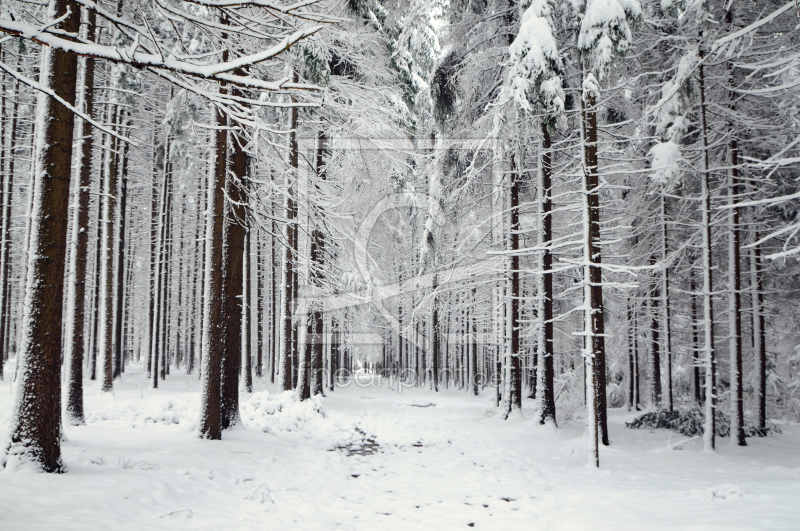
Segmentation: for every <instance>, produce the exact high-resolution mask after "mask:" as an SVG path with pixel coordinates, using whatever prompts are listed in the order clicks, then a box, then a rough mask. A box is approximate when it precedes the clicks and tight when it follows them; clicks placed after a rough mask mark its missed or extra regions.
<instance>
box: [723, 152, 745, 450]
mask: <svg viewBox="0 0 800 531" xmlns="http://www.w3.org/2000/svg"><path fill="white" fill-rule="evenodd" d="M729 149H730V156H731V170H730V172H729V174H728V206H730V207H733V208H730V209H729V210H728V336H729V337H728V342H729V347H730V371H731V372H730V378H731V437H733V436H734V433H735V436H736V444H738V445H739V446H747V441H746V440H745V435H744V398H743V396H742V272H741V270H742V265H741V264H742V257H741V245H740V238H741V236H740V231H739V209H738V208H737V207H736V206H735V205H736V203H738V202H739V193H740V187H739V168H738V164H739V146H738V143H737V142H736V140H735V139H731V141H730V146H729Z"/></svg>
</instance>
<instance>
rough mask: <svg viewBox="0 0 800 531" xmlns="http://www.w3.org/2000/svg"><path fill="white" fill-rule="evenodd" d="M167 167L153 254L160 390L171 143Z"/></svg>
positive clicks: (155, 370)
mask: <svg viewBox="0 0 800 531" xmlns="http://www.w3.org/2000/svg"><path fill="white" fill-rule="evenodd" d="M165 144H166V145H165V153H164V158H165V166H164V174H163V178H162V181H161V194H160V195H159V197H160V199H159V204H158V207H157V209H158V220H157V222H156V238H155V240H154V241H155V252H154V253H153V256H154V267H153V286H154V288H153V301H152V304H153V309H152V328H151V329H150V333H151V338H150V345H151V347H150V356H151V358H152V372H151V378H152V382H151V385H152V386H153V389H157V388H158V376H159V365H160V364H161V351H162V348H161V333H162V326H161V321H162V319H161V314H162V313H163V312H164V304H163V300H164V292H165V291H166V290H165V288H164V283H163V278H164V275H163V272H162V271H163V268H164V264H165V262H164V239H165V232H164V228H165V224H166V216H167V196H168V195H169V184H168V183H169V178H170V171H169V163H168V162H166V161H167V160H168V159H169V147H167V146H168V145H169V142H166V143H165Z"/></svg>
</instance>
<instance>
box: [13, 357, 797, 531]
mask: <svg viewBox="0 0 800 531" xmlns="http://www.w3.org/2000/svg"><path fill="white" fill-rule="evenodd" d="M7 369H8V371H7V373H6V374H13V367H12V366H8V367H7ZM140 371H141V369H140V368H138V367H131V368H130V370H129V372H126V373H125V374H124V375H123V378H122V379H121V380H118V381H117V382H115V386H114V388H115V394H114V395H110V394H103V393H101V392H100V390H99V386H97V385H96V384H95V383H94V382H90V381H88V380H87V381H86V385H87V392H86V395H87V396H86V411H87V424H86V425H85V426H65V430H66V436H67V440H66V441H65V443H64V444H63V456H64V461H65V462H66V464H67V467H68V472H67V473H66V474H35V473H28V472H20V471H3V472H0V515H2V516H1V517H0V528H5V529H62V530H70V529H81V530H83V529H120V528H128V529H276V530H285V529H309V530H323V529H364V530H375V529H381V530H392V529H398V530H399V529H403V530H407V529H422V530H425V529H436V530H439V529H463V528H467V527H468V526H470V524H472V525H473V526H474V527H475V528H476V529H512V530H516V529H519V530H522V529H590V528H591V529H598V530H603V529H614V530H617V529H648V530H658V529H665V530H666V529H670V530H674V529H697V530H699V529H703V530H709V529H711V530H713V529H720V530H722V529H725V530H736V529H796V526H797V522H798V521H800V507H798V504H797V499H798V498H799V497H800V454H799V453H798V452H797V448H798V446H799V445H800V426H798V425H796V424H782V425H781V430H782V431H783V433H782V434H779V435H774V436H770V437H767V438H763V439H759V438H751V439H748V443H749V444H750V446H748V447H746V448H740V447H733V446H729V445H728V444H725V443H723V444H720V445H719V449H718V451H717V452H716V453H709V452H702V451H700V450H701V447H702V443H701V442H700V441H699V440H697V439H694V440H689V441H686V442H683V441H685V440H686V438H685V437H682V436H680V435H677V434H675V433H674V432H668V431H664V430H656V431H647V430H630V429H626V428H625V427H624V422H625V421H630V420H632V419H633V418H634V417H635V416H636V413H629V412H627V411H625V410H622V409H617V410H611V411H610V418H609V425H610V434H611V439H612V446H610V447H609V448H601V450H600V460H601V469H600V470H599V471H597V470H596V469H593V468H591V467H587V466H586V461H587V456H586V451H585V448H586V439H585V437H584V436H583V431H584V426H583V422H582V421H581V420H576V421H574V422H565V421H562V422H561V423H560V426H559V428H558V429H555V428H552V427H541V426H539V425H538V424H537V423H536V422H535V421H533V420H530V419H531V418H532V417H533V412H532V411H531V409H530V408H529V406H530V404H531V402H529V401H526V402H525V403H524V407H523V412H522V415H521V416H520V417H519V418H517V419H514V420H513V421H503V420H502V419H501V418H500V415H499V414H496V411H495V409H494V407H493V396H494V390H493V389H491V388H487V389H485V390H484V391H483V395H482V396H480V397H471V396H468V395H465V394H464V393H462V392H460V391H457V390H447V391H444V392H441V393H433V392H431V391H429V390H426V389H416V388H406V387H402V388H401V392H400V393H398V392H397V389H394V390H393V391H389V390H387V387H386V385H385V384H386V382H385V381H384V382H383V385H380V386H379V385H377V383H378V381H377V380H375V379H366V378H365V379H362V380H360V382H361V385H351V386H349V387H345V388H337V389H336V391H334V392H333V393H329V396H328V397H326V398H322V399H317V400H315V401H308V402H305V403H300V402H297V401H296V400H295V399H294V397H293V396H292V393H282V394H281V393H277V389H267V387H266V385H265V383H264V382H263V381H261V382H260V381H258V379H256V381H255V382H254V385H255V387H256V389H257V391H256V392H255V393H253V394H252V395H251V396H250V397H247V396H245V395H243V396H242V420H243V425H242V426H241V427H239V428H237V429H234V430H230V431H226V432H224V433H223V439H222V440H221V441H207V440H200V439H197V438H196V437H195V436H194V435H193V430H194V424H195V423H196V419H197V416H198V410H199V404H200V399H199V395H200V393H199V387H200V383H199V382H198V381H197V379H196V377H195V376H186V375H183V374H182V372H181V371H173V374H171V375H170V376H169V377H168V378H167V380H166V381H164V382H161V383H160V386H161V388H160V389H155V390H154V389H150V388H149V386H148V384H147V379H146V378H143V377H142V374H141V372H140ZM6 386H7V384H6V383H4V384H3V387H2V388H1V389H2V391H3V392H2V393H0V429H2V430H5V429H6V428H7V424H8V420H9V416H10V412H11V395H10V394H9V393H8V392H7V387H6ZM723 441H724V440H723ZM376 444H377V446H375V445H376ZM342 446H344V447H345V448H340V447H342Z"/></svg>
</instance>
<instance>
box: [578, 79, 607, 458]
mask: <svg viewBox="0 0 800 531" xmlns="http://www.w3.org/2000/svg"><path fill="white" fill-rule="evenodd" d="M583 104H584V106H583V134H584V137H583V138H584V142H583V146H584V161H583V164H584V179H585V183H584V187H585V190H584V194H585V196H586V200H585V206H584V209H585V214H584V215H585V224H586V228H585V231H586V233H585V234H584V238H585V242H584V260H585V261H586V266H585V268H586V270H587V271H586V273H585V277H586V278H585V279H584V282H586V284H587V288H588V289H587V293H586V300H585V301H584V304H586V307H587V309H586V313H587V315H586V330H585V334H586V336H585V337H586V339H587V347H588V350H589V352H588V353H587V356H588V358H587V361H588V362H589V367H590V368H591V370H592V372H593V374H592V375H591V377H590V378H589V377H587V381H588V380H591V382H592V384H591V389H592V394H593V398H592V399H591V400H590V401H589V402H587V403H590V404H594V405H595V406H594V407H595V409H594V411H593V415H595V416H596V429H597V431H598V433H595V434H594V435H593V436H595V437H597V438H599V440H600V441H601V442H602V443H603V445H606V446H607V445H608V444H609V440H608V417H607V411H606V344H605V320H604V316H603V285H602V282H603V273H602V269H601V268H600V263H601V259H600V247H599V244H600V192H599V189H598V188H599V185H600V182H599V178H598V175H597V173H598V160H597V142H598V138H597V102H596V95H595V94H594V92H592V91H590V90H586V91H585V92H584V96H583ZM590 417H591V416H590ZM591 422H595V421H593V420H590V423H591ZM590 434H591V430H590ZM594 458H595V460H596V463H595V464H597V466H599V454H597V452H594Z"/></svg>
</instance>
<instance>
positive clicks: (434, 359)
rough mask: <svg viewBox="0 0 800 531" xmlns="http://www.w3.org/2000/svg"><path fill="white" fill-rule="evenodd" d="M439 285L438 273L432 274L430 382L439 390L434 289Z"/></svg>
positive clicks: (437, 310) (437, 329) (437, 313)
mask: <svg viewBox="0 0 800 531" xmlns="http://www.w3.org/2000/svg"><path fill="white" fill-rule="evenodd" d="M438 287H439V275H438V274H437V273H436V272H434V274H433V294H432V295H431V336H430V337H431V339H430V351H431V369H432V371H431V372H432V374H431V384H432V385H433V390H434V391H437V392H438V391H439V353H440V348H439V347H440V344H439V343H440V341H439V336H440V333H441V332H440V330H441V329H440V326H441V325H440V323H439V304H438V301H437V297H436V289H437V288H438Z"/></svg>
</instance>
